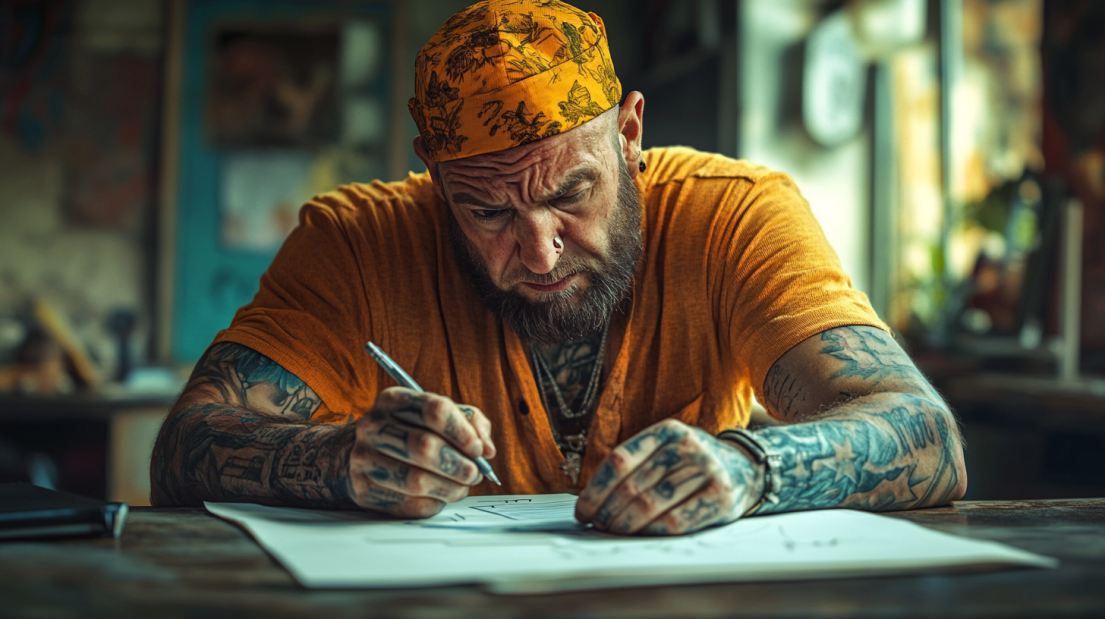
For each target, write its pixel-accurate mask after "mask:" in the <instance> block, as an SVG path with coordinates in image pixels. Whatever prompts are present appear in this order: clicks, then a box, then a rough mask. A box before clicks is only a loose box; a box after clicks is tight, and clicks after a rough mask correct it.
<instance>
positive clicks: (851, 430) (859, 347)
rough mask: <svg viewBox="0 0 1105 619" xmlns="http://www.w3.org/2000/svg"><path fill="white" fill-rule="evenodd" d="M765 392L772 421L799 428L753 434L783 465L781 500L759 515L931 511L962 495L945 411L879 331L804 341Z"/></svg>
mask: <svg viewBox="0 0 1105 619" xmlns="http://www.w3.org/2000/svg"><path fill="white" fill-rule="evenodd" d="M764 394H765V397H766V398H767V402H766V403H765V404H766V406H767V408H768V410H769V411H770V412H771V414H772V415H773V416H775V417H776V418H779V419H781V420H783V421H789V422H796V423H790V424H783V425H780V426H776V427H772V428H764V429H763V430H760V431H758V432H756V437H757V438H758V439H759V440H760V441H761V442H763V443H765V444H766V445H767V446H768V447H769V448H770V449H772V450H773V451H775V452H776V453H778V454H779V455H780V456H781V457H782V467H781V468H780V470H778V471H776V472H775V474H776V475H779V476H780V477H781V484H780V487H779V497H780V501H779V503H778V504H774V505H773V504H770V503H765V504H764V505H763V506H762V507H761V508H760V509H759V510H757V513H772V512H779V511H792V510H799V509H817V508H825V507H852V508H858V509H869V510H892V509H911V508H915V507H929V506H932V505H943V504H945V503H948V502H950V501H954V500H956V499H959V498H962V496H963V493H964V492H965V491H966V489H967V472H966V469H965V468H964V464H963V441H962V439H961V437H960V435H959V427H958V424H957V423H956V420H955V417H954V416H953V415H952V412H951V409H949V408H948V406H947V404H945V403H944V400H943V399H942V398H941V397H940V395H939V394H937V393H936V390H935V389H933V388H932V386H931V385H930V384H929V383H928V381H927V380H926V379H925V377H924V376H922V375H921V372H920V371H918V370H917V368H916V367H915V366H914V365H913V362H912V361H910V359H909V356H908V355H906V353H905V351H903V350H902V349H901V347H900V346H898V343H897V342H895V341H894V339H893V338H892V337H890V336H889V335H887V334H886V333H885V332H883V331H881V330H879V329H876V328H874V327H864V326H856V327H840V328H837V329H830V330H829V331H826V332H824V333H822V334H820V335H818V336H815V337H812V338H810V339H808V340H806V341H805V342H802V343H801V344H799V345H798V346H796V347H795V348H793V349H792V350H790V351H789V352H787V353H786V354H785V355H783V356H782V358H780V359H779V361H778V362H776V363H775V365H774V366H773V367H772V368H771V370H770V371H769V372H768V375H767V378H766V379H765V381H764Z"/></svg>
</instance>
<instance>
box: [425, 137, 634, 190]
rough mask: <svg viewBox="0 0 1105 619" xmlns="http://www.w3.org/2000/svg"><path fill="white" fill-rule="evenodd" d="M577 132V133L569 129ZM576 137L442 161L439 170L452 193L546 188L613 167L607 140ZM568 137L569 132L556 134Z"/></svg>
mask: <svg viewBox="0 0 1105 619" xmlns="http://www.w3.org/2000/svg"><path fill="white" fill-rule="evenodd" d="M570 133H575V132H570ZM577 136H578V137H577ZM577 136H571V137H576V138H577V139H567V140H561V139H558V140H555V142H554V141H553V139H552V138H550V139H547V140H541V142H536V143H533V144H526V145H523V146H518V147H515V148H511V149H507V150H504V151H498V152H494V153H487V154H484V155H477V156H475V157H467V158H465V159H457V160H454V161H447V162H442V163H441V164H440V165H439V166H438V173H439V174H440V175H441V177H442V179H443V180H444V181H445V184H446V186H447V188H448V189H449V190H450V193H453V194H455V193H457V192H459V191H462V190H469V189H474V190H476V192H481V193H483V192H498V191H505V190H509V189H511V188H512V186H516V185H519V184H524V185H527V186H530V187H533V188H536V187H541V188H544V189H545V190H546V191H548V190H554V189H556V188H561V187H562V186H564V185H567V184H572V183H578V182H580V181H586V180H596V179H597V178H598V177H599V176H600V175H601V174H602V172H603V170H604V169H605V168H607V167H611V166H612V165H613V164H612V162H610V161H608V159H610V153H609V152H608V151H609V150H611V149H610V148H609V147H608V146H607V144H608V142H609V141H608V140H597V139H590V138H591V137H592V136H589V135H586V134H585V133H584V132H579V133H578V134H577ZM556 137H557V138H568V137H569V134H564V135H562V136H556Z"/></svg>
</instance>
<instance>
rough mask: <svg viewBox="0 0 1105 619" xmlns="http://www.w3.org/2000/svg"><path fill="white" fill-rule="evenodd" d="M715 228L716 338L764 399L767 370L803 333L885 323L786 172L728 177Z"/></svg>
mask: <svg viewBox="0 0 1105 619" xmlns="http://www.w3.org/2000/svg"><path fill="white" fill-rule="evenodd" d="M714 232H715V234H714V235H712V239H711V244H712V246H711V254H712V256H713V259H714V260H715V261H716V265H715V267H716V268H713V269H711V272H712V274H713V276H712V277H713V281H711V284H710V285H711V290H712V292H713V303H714V312H715V317H716V319H717V321H718V326H719V330H720V336H721V340H722V343H723V346H726V345H727V346H728V351H726V352H727V354H728V355H729V356H730V357H731V358H732V359H734V360H735V363H736V364H737V365H738V366H743V368H744V369H745V371H746V372H747V375H748V377H749V379H750V380H751V382H752V388H753V390H754V392H755V394H756V397H757V398H759V399H760V401H761V402H762V401H765V400H764V398H763V393H762V389H763V383H764V378H765V377H766V376H767V372H768V370H770V369H771V366H772V365H774V363H775V362H776V361H777V360H778V359H779V357H781V356H782V355H783V354H784V353H786V352H787V351H788V350H790V349H791V348H793V347H794V346H796V345H797V344H799V343H801V342H802V341H803V340H805V339H807V338H809V337H811V336H814V335H817V334H818V333H821V332H822V331H826V330H828V329H833V328H836V327H840V326H845V325H870V326H874V327H878V328H880V329H883V330H887V327H886V325H884V324H883V322H882V321H881V320H879V317H878V316H877V315H876V313H875V311H874V310H873V309H872V308H871V304H870V303H869V302H868V299H867V296H866V295H864V294H863V293H862V292H860V291H858V290H856V289H855V288H853V287H852V281H851V278H849V277H848V275H847V273H845V272H844V269H843V267H842V266H841V264H840V260H839V258H838V257H837V255H836V252H835V251H833V248H832V246H831V245H830V244H829V242H828V239H826V238H825V233H824V231H823V230H822V229H821V226H820V224H818V222H817V219H816V218H815V217H814V215H813V212H812V211H811V210H810V207H809V204H808V203H807V202H806V200H805V199H804V198H803V197H802V195H801V193H800V192H799V191H798V188H797V186H795V184H794V182H793V181H792V180H791V179H790V177H789V176H787V175H785V174H779V173H767V174H764V175H762V176H759V177H757V178H754V179H739V180H732V181H731V184H730V186H729V191H727V192H726V196H725V198H724V199H723V200H722V205H721V207H720V208H719V211H718V217H717V219H716V220H715V231H714Z"/></svg>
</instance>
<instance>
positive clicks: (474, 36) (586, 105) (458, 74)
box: [407, 0, 622, 161]
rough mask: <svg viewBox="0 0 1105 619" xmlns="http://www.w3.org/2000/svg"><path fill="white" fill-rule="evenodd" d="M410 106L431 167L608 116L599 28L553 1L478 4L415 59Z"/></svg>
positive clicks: (606, 64) (614, 86)
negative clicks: (431, 164)
mask: <svg viewBox="0 0 1105 619" xmlns="http://www.w3.org/2000/svg"><path fill="white" fill-rule="evenodd" d="M414 92H415V97H414V98H412V99H411V100H410V101H409V102H408V103H407V107H409V108H410V111H411V116H413V117H414V122H415V124H417V125H418V131H419V133H421V134H422V140H423V142H424V144H425V145H426V149H427V150H429V151H430V155H431V156H432V157H433V159H434V161H450V160H453V159H460V158H461V157H471V156H473V155H480V154H483V153H490V152H494V151H498V150H504V149H507V148H511V147H514V146H520V145H522V144H528V143H530V142H535V141H537V140H540V139H542V138H547V137H549V136H550V135H556V134H557V133H560V132H562V131H567V130H569V129H572V128H574V127H576V126H578V125H580V124H582V123H584V122H587V121H588V120H590V119H592V118H594V117H595V116H598V115H599V114H601V113H603V112H605V111H606V110H608V109H610V108H611V107H614V106H615V105H617V104H618V102H619V101H620V100H621V96H622V86H621V82H619V81H618V77H617V76H616V75H614V65H613V63H612V62H611V61H610V50H609V48H608V46H607V43H606V28H605V26H603V24H602V20H601V19H599V17H598V15H595V14H594V13H585V12H583V11H580V10H579V9H577V8H575V7H572V6H569V5H567V4H564V3H563V2H558V1H556V0H484V1H483V2H480V3H478V4H474V5H472V6H470V7H468V8H467V9H465V10H463V11H461V12H460V13H457V14H456V15H453V16H452V17H451V18H449V21H447V22H445V25H443V26H442V27H441V29H440V30H438V31H437V33H436V34H434V36H433V37H431V38H430V41H429V42H428V43H426V45H425V46H424V47H423V48H422V51H420V52H419V53H418V57H417V58H416V59H415V69H414Z"/></svg>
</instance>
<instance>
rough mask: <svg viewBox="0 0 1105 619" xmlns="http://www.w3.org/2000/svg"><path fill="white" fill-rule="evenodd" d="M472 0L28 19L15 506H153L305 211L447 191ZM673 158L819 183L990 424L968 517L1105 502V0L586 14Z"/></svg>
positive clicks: (12, 80)
mask: <svg viewBox="0 0 1105 619" xmlns="http://www.w3.org/2000/svg"><path fill="white" fill-rule="evenodd" d="M467 4H468V3H467V2H465V1H464V0H461V1H454V0H410V1H405V2H403V1H394V2H385V1H378V2H353V1H345V0H309V1H308V0H220V1H215V0H163V1H157V0H43V1H31V0H7V1H5V2H3V3H0V480H2V481H15V480H30V481H33V482H34V483H37V484H40V485H44V486H50V487H57V488H61V489H65V490H70V491H75V492H79V493H83V494H87V495H91V496H99V497H107V498H111V499H115V500H125V501H128V502H130V503H132V504H136V505H143V504H147V501H148V499H147V495H148V491H149V482H148V464H149V455H150V449H151V447H152V444H153V439H154V437H155V435H156V432H157V430H158V428H159V427H160V424H161V420H162V419H163V417H164V415H165V413H166V412H167V410H168V407H169V405H170V404H171V402H172V400H173V398H174V396H175V395H176V394H177V393H178V392H179V390H180V388H181V387H182V386H183V382H184V380H185V378H186V377H187V375H188V373H189V371H190V369H191V365H192V364H193V363H194V362H195V361H196V360H197V359H198V358H199V356H200V355H201V354H202V353H203V351H204V349H205V348H206V347H207V345H208V344H209V343H210V341H211V340H212V338H213V337H214V335H215V333H216V332H217V331H218V330H219V329H221V328H223V327H225V326H226V325H227V324H229V322H230V319H231V317H232V316H233V314H234V311H235V310H236V309H237V308H238V307H239V306H241V305H243V304H245V303H247V302H248V301H249V300H250V299H251V297H252V295H253V293H254V292H255V290H256V289H257V282H258V278H259V277H260V275H261V273H262V272H263V271H264V270H265V268H266V266H267V265H268V263H269V262H270V261H271V259H272V257H273V255H274V254H275V252H276V250H277V249H278V247H279V246H280V243H281V242H282V240H283V238H284V237H285V236H286V235H287V233H288V232H289V231H290V230H291V228H292V227H294V226H295V224H296V214H297V211H298V208H299V206H300V205H301V204H302V203H303V202H304V201H305V200H306V199H308V198H309V197H310V196H312V195H314V194H316V193H319V192H323V191H327V190H329V189H331V188H333V187H336V186H337V185H339V184H343V183H349V182H367V181H370V180H372V179H377V178H379V179H385V180H396V179H400V178H403V177H404V176H405V175H406V174H407V172H408V171H415V172H421V171H423V170H424V167H423V166H422V165H421V163H420V162H419V161H418V159H417V158H416V157H415V156H414V153H413V150H412V149H411V147H410V142H411V140H412V139H413V138H414V136H415V135H417V131H416V129H415V126H414V123H413V122H412V121H411V119H410V116H409V114H408V113H407V109H406V102H407V99H408V98H409V97H410V96H411V95H412V89H413V78H412V69H413V66H414V56H415V54H416V53H417V52H418V50H419V48H420V47H421V46H422V45H423V44H424V43H425V41H426V40H427V39H428V38H429V37H430V35H431V34H433V33H434V32H435V31H436V30H437V28H438V27H439V26H440V25H441V24H442V23H443V22H444V21H445V20H446V19H447V18H448V17H449V16H450V15H452V14H453V13H454V12H456V11H457V10H459V9H461V8H463V7H464V6H466V5H467ZM575 4H576V5H577V6H579V7H581V8H583V9H585V10H590V11H594V12H595V13H597V14H599V15H600V16H601V17H602V18H603V19H604V21H605V23H606V27H607V31H608V35H609V39H610V46H611V53H612V55H613V57H614V64H615V67H616V69H617V72H618V75H619V77H620V79H621V81H622V85H623V87H624V89H625V90H626V91H629V90H640V91H642V92H643V93H644V95H645V98H646V107H645V112H646V113H645V127H646V131H645V145H646V146H660V145H687V146H693V147H695V148H698V149H701V150H706V151H714V152H720V153H723V154H726V155H729V156H732V157H739V158H746V159H750V160H753V161H755V162H757V163H761V164H764V165H767V166H769V167H772V168H775V169H778V170H782V171H785V172H787V173H789V174H791V175H792V176H793V177H794V178H795V180H796V181H797V183H798V185H799V187H800V188H801V189H802V191H803V192H804V194H805V196H806V198H807V199H808V200H809V202H810V203H811V205H812V208H813V210H814V212H815V213H816V214H817V216H818V218H819V219H820V221H821V224H822V226H823V227H824V228H825V232H826V234H827V235H828V237H829V239H830V241H831V242H832V244H833V246H834V247H835V249H836V251H837V253H838V254H839V255H840V258H841V260H842V261H843V263H844V266H845V268H846V269H847V270H848V272H849V273H850V274H851V276H852V279H853V281H854V283H855V285H856V286H857V287H858V288H859V289H861V290H863V291H864V292H866V293H867V294H868V295H869V297H870V298H871V301H872V303H873V304H874V306H875V308H876V309H877V310H878V312H879V314H880V315H881V316H883V317H884V319H885V320H886V321H887V322H888V323H889V324H890V325H891V326H892V327H893V328H894V330H895V331H896V334H897V336H898V337H899V338H900V340H901V341H902V342H903V344H904V345H905V346H906V347H907V348H908V349H909V350H910V352H911V353H912V354H913V355H914V356H915V358H916V359H917V361H918V363H919V365H920V366H921V367H922V369H923V371H925V372H926V374H928V375H929V376H930V377H931V378H932V380H933V381H934V382H935V384H936V385H937V386H938V388H939V389H940V390H941V391H942V392H943V393H944V394H945V395H946V397H947V398H948V399H949V401H950V402H951V404H952V406H953V407H954V408H955V409H956V410H957V412H958V413H959V415H960V417H961V418H962V422H963V426H964V432H965V435H966V437H967V441H968V449H967V459H968V471H969V474H970V488H969V490H968V498H972V499H1031V498H1046V497H1076V496H1102V495H1105V479H1103V476H1102V473H1103V472H1105V448H1102V445H1103V444H1105V443H1103V441H1105V2H1100V1H1099V0H1047V1H1045V0H850V1H814V0H577V1H576V2H575Z"/></svg>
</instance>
